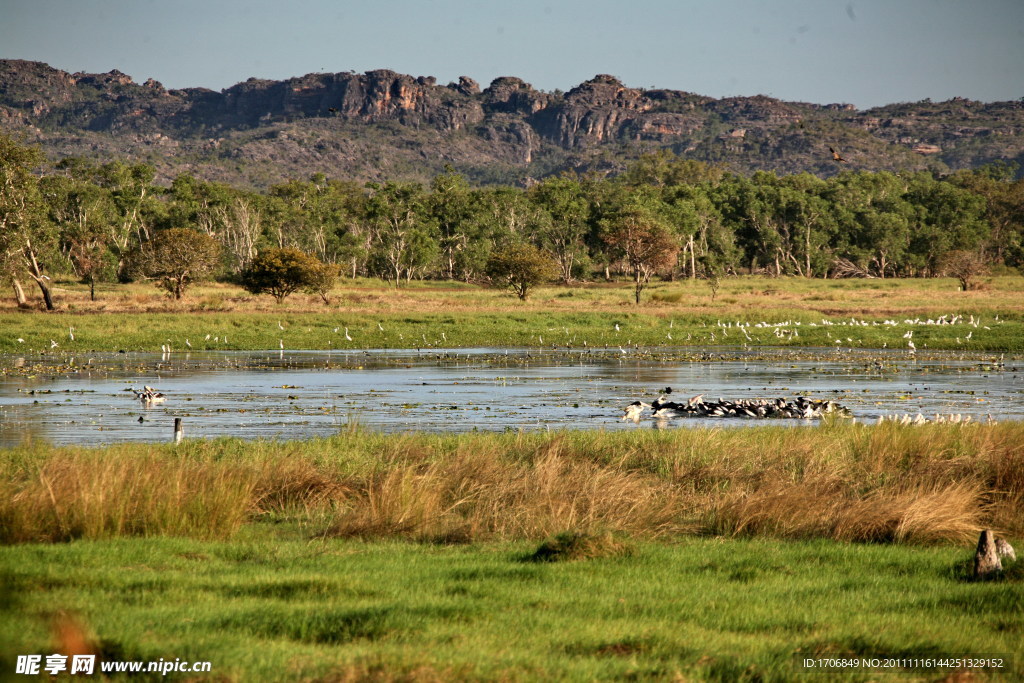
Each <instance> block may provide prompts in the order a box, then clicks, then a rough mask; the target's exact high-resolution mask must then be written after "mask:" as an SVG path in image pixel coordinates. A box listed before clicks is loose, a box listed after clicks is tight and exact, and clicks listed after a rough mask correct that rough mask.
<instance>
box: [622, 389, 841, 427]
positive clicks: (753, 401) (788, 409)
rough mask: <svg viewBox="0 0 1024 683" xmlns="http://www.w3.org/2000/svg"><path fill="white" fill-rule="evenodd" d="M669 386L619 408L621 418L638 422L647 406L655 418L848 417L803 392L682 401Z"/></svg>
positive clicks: (699, 397) (836, 407)
mask: <svg viewBox="0 0 1024 683" xmlns="http://www.w3.org/2000/svg"><path fill="white" fill-rule="evenodd" d="M671 394H672V387H665V389H663V390H662V394H661V396H659V397H658V398H656V399H655V400H654V401H653V402H652V403H644V402H643V401H633V402H632V403H630V404H629V405H628V406H626V408H625V409H624V410H623V416H622V419H623V420H631V421H633V422H639V421H640V418H641V417H643V414H644V412H645V411H647V410H650V411H651V416H652V417H653V418H654V419H656V420H664V419H668V418H672V417H753V418H795V419H804V420H811V419H816V418H821V417H824V416H825V415H836V416H840V417H849V416H850V411H849V409H847V408H844V407H843V406H841V405H839V404H838V403H836V402H834V401H816V400H813V399H809V398H805V397H803V396H801V397H799V398H797V399H796V400H794V401H787V400H786V399H784V398H741V399H737V400H735V401H727V400H725V399H723V398H719V399H718V400H717V401H705V400H704V394H698V395H697V396H694V397H693V398H690V399H687V400H685V401H672V400H670V398H669V396H671Z"/></svg>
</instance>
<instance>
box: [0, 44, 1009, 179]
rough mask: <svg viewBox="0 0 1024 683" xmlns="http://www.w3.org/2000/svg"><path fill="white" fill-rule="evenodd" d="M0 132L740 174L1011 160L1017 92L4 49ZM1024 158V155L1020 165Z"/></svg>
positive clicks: (297, 156)
mask: <svg viewBox="0 0 1024 683" xmlns="http://www.w3.org/2000/svg"><path fill="white" fill-rule="evenodd" d="M0 130H3V131H6V132H11V133H16V134H17V135H19V136H20V137H22V138H27V139H28V140H29V141H30V142H35V143H38V144H40V145H41V146H42V147H43V148H44V150H45V151H46V152H47V153H48V154H49V155H50V156H51V157H60V156H65V155H82V156H90V157H96V158H98V159H107V158H111V157H120V158H129V159H132V158H134V159H141V160H146V161H147V162H148V163H152V164H154V165H155V166H157V168H158V170H159V172H160V174H161V177H162V178H170V177H173V176H174V175H176V174H178V173H181V172H190V173H194V174H196V175H199V176H203V177H208V178H211V179H220V180H227V181H230V182H237V183H241V184H249V185H256V186H264V185H267V184H269V183H273V182H278V181H280V180H283V179H285V178H287V177H295V175H296V174H298V175H308V174H309V173H312V172H324V173H327V174H328V175H330V176H332V177H340V178H352V179H379V178H381V177H394V178H410V179H425V178H429V177H430V176H431V175H433V174H434V173H436V172H438V171H439V170H441V169H442V168H444V167H445V166H447V165H451V166H454V167H455V168H456V169H457V170H459V171H462V172H464V173H467V174H468V175H469V176H471V177H473V178H475V179H476V180H478V181H481V182H517V181H521V180H523V179H524V178H526V177H529V176H533V177H540V176H542V175H544V174H547V173H552V172H557V171H559V170H562V169H565V168H575V169H577V170H583V171H585V170H598V171H601V172H612V173H614V172H616V171H618V170H621V169H622V168H623V167H624V166H625V164H627V163H628V162H629V160H630V159H633V158H635V157H636V156H638V155H639V154H640V153H643V152H647V151H652V150H656V149H671V150H672V151H674V152H676V153H678V154H682V155H685V156H688V157H691V158H695V159H699V160H703V161H709V162H716V163H722V164H725V165H726V166H728V167H730V168H731V169H732V170H735V171H737V172H751V171H753V170H759V169H761V170H773V171H777V172H781V173H791V172H799V171H808V172H811V173H815V174H818V175H823V176H824V175H831V174H834V173H836V172H838V171H839V170H841V169H840V168H839V167H838V166H837V165H836V164H835V163H834V162H833V161H832V159H831V155H830V154H828V153H827V150H828V147H830V146H831V147H836V148H839V149H841V150H843V155H844V157H845V158H846V159H848V160H849V163H848V164H847V165H845V166H844V168H864V169H872V170H882V169H892V170H896V169H923V168H931V169H935V170H939V171H945V170H950V169H955V168H965V167H974V166H978V165H981V164H985V163H990V162H992V161H999V160H1004V161H1012V162H1018V163H1020V162H1022V161H1024V103H1022V102H1020V101H1017V102H997V103H987V104H986V103H980V102H972V101H969V100H963V99H955V100H951V101H949V102H944V103H931V102H927V101H925V102H919V103H909V104H899V105H890V106H888V107H881V108H876V109H872V110H868V111H863V112H861V111H857V110H856V109H855V108H854V107H852V106H851V105H842V104H831V105H819V104H809V103H802V102H782V101H779V100H776V99H774V98H770V97H765V96H761V95H758V96H753V97H730V98H723V99H715V98H711V97H706V96H702V95H697V94H693V93H687V92H680V91H672V90H660V89H650V90H645V89H638V88H630V87H627V86H626V85H624V84H623V83H622V82H620V81H619V80H618V79H616V78H615V77H613V76H609V75H598V76H596V77H595V78H593V79H591V80H588V81H586V82H584V83H581V84H580V85H578V86H576V87H575V88H573V89H571V90H569V91H568V92H566V93H561V92H552V93H548V92H541V91H538V90H535V89H534V88H533V87H532V86H531V85H530V84H529V83H526V82H525V81H523V80H521V79H519V78H514V77H503V78H498V79H495V80H494V81H493V82H492V83H491V84H490V85H489V86H488V87H486V88H484V89H481V88H480V86H479V84H477V83H476V81H474V80H473V79H471V78H469V77H466V76H463V77H461V78H460V79H459V80H458V81H457V82H454V83H449V84H447V85H439V84H438V83H437V82H436V79H434V78H433V77H430V76H419V77H413V76H409V75H404V74H399V73H396V72H394V71H389V70H386V69H381V70H376V71H369V72H367V73H364V74H356V73H353V72H342V73H315V74H307V75H305V76H300V77H296V78H290V79H287V80H283V81H272V80H263V79H257V78H251V79H249V80H247V81H245V82H243V83H238V84H236V85H234V86H232V87H230V88H227V89H225V90H223V91H220V92H216V91H212V90H207V89H204V88H186V89H180V90H168V89H166V88H164V87H163V86H162V85H161V84H160V83H158V82H157V81H154V80H152V79H150V80H147V81H145V82H144V83H142V84H139V83H136V82H135V81H134V80H133V79H132V78H131V77H129V76H128V75H126V74H123V73H121V72H120V71H117V70H114V71H110V72H108V73H105V74H87V73H73V74H72V73H67V72H64V71H61V70H58V69H53V68H51V67H49V66H47V65H45V64H41V63H39V62H27V61H21V60H0ZM1022 165H1024V164H1022Z"/></svg>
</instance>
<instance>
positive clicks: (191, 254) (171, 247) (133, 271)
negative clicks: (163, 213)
mask: <svg viewBox="0 0 1024 683" xmlns="http://www.w3.org/2000/svg"><path fill="white" fill-rule="evenodd" d="M220 249H221V247H220V244H219V243H218V242H217V240H215V239H214V238H212V237H210V236H209V235H207V234H206V233H203V232H199V231H198V230H191V229H189V228H170V229H168V230H159V231H156V232H155V233H154V234H153V237H152V239H149V240H146V241H145V242H143V243H142V244H140V245H138V246H137V247H136V248H135V249H133V250H132V251H131V252H130V253H129V254H128V256H127V258H126V260H125V265H126V270H127V272H128V274H129V275H130V276H132V277H137V278H143V279H146V280H154V281H156V284H157V286H158V287H160V288H161V289H163V290H165V291H167V293H169V294H170V295H171V296H173V297H174V298H175V299H181V298H182V296H184V294H185V290H186V289H187V288H188V287H189V285H191V284H192V283H193V282H196V281H199V280H203V279H204V278H206V277H208V276H210V275H211V274H212V273H214V272H215V271H216V269H217V266H218V265H219V262H220Z"/></svg>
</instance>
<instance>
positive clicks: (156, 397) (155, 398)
mask: <svg viewBox="0 0 1024 683" xmlns="http://www.w3.org/2000/svg"><path fill="white" fill-rule="evenodd" d="M131 390H132V393H134V394H135V398H137V399H139V400H140V401H142V403H143V404H145V405H147V406H151V405H156V404H158V403H163V402H164V401H165V400H167V397H166V396H164V395H163V394H162V393H160V392H159V391H157V390H156V389H154V388H153V387H150V386H144V387H142V391H137V390H136V389H135V387H132V388H131Z"/></svg>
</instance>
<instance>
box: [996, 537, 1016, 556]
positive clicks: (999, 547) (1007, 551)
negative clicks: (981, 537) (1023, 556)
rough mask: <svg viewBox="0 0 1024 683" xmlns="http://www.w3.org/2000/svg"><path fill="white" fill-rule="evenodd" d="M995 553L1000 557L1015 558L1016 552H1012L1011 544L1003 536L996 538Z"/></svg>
mask: <svg viewBox="0 0 1024 683" xmlns="http://www.w3.org/2000/svg"><path fill="white" fill-rule="evenodd" d="M996 555H998V556H999V557H1000V558H1003V557H1005V558H1007V559H1010V560H1014V561H1016V560H1017V553H1015V552H1013V546H1012V545H1010V544H1009V543H1008V542H1007V540H1006V539H1005V538H996Z"/></svg>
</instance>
